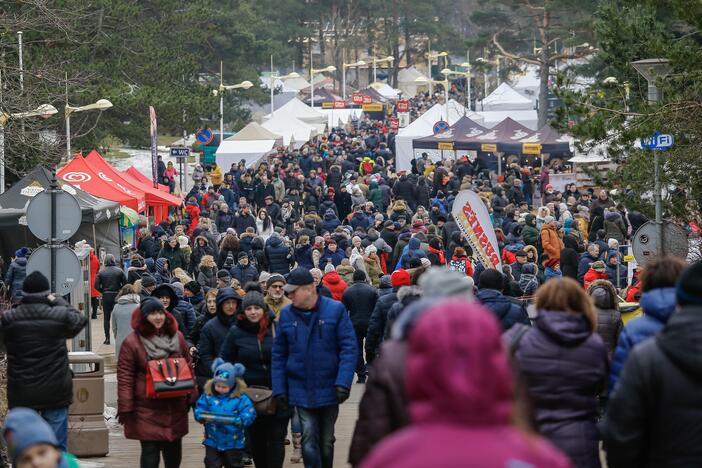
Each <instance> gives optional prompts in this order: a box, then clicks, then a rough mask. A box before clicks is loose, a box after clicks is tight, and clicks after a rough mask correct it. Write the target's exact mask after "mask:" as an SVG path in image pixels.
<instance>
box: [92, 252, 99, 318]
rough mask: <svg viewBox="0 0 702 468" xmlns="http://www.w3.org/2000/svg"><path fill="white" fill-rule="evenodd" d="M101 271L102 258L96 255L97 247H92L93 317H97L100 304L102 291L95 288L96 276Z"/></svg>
mask: <svg viewBox="0 0 702 468" xmlns="http://www.w3.org/2000/svg"><path fill="white" fill-rule="evenodd" d="M98 271H100V259H99V258H98V256H97V255H95V249H94V248H92V247H91V248H90V308H91V309H92V311H91V312H92V314H91V317H92V318H94V319H96V318H97V311H98V306H99V305H100V291H98V290H97V289H95V277H96V276H97V274H98Z"/></svg>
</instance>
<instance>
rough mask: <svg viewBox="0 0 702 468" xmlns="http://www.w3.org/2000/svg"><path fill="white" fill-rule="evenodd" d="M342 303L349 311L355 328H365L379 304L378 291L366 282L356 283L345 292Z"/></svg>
mask: <svg viewBox="0 0 702 468" xmlns="http://www.w3.org/2000/svg"><path fill="white" fill-rule="evenodd" d="M341 302H342V303H343V304H344V305H345V306H346V309H347V310H348V311H349V318H351V323H352V324H353V326H354V327H355V328H358V327H361V328H365V327H368V322H369V320H370V316H371V313H373V309H374V308H375V303H376V302H378V290H377V289H375V288H374V287H373V286H371V285H370V284H368V283H366V282H365V281H356V282H354V283H353V284H352V285H351V286H349V287H348V288H347V289H346V291H344V295H343V296H342V298H341Z"/></svg>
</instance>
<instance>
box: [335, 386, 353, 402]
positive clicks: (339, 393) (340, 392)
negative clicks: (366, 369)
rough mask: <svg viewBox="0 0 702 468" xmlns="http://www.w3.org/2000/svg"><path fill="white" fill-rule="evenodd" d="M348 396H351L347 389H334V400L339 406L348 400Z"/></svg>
mask: <svg viewBox="0 0 702 468" xmlns="http://www.w3.org/2000/svg"><path fill="white" fill-rule="evenodd" d="M350 394H351V390H349V389H348V388H346V387H336V400H337V401H338V402H339V404H341V403H343V402H345V401H346V400H348V399H349V395H350Z"/></svg>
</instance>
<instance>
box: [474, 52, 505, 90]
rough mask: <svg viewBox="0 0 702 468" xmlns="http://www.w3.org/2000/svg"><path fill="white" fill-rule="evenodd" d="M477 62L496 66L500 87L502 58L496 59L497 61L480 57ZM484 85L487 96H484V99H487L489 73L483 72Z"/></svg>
mask: <svg viewBox="0 0 702 468" xmlns="http://www.w3.org/2000/svg"><path fill="white" fill-rule="evenodd" d="M475 61H476V62H480V63H485V64H490V65H495V66H496V67H497V70H496V71H497V80H496V81H497V83H496V86H500V57H496V58H495V60H488V59H486V58H484V57H478V58H477V59H475ZM483 84H484V85H485V96H483V99H485V98H486V97H487V95H488V79H487V71H486V70H483Z"/></svg>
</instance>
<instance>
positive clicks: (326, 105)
mask: <svg viewBox="0 0 702 468" xmlns="http://www.w3.org/2000/svg"><path fill="white" fill-rule="evenodd" d="M333 108H334V103H333V102H323V103H322V109H333Z"/></svg>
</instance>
